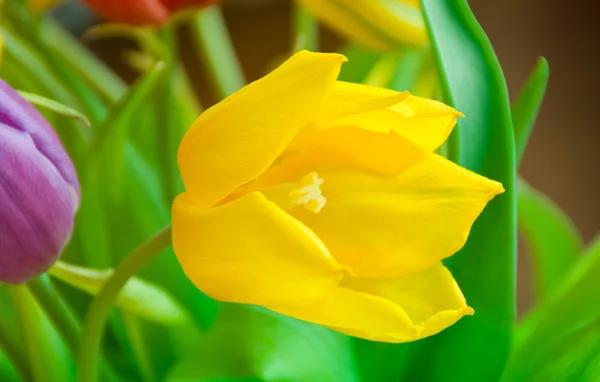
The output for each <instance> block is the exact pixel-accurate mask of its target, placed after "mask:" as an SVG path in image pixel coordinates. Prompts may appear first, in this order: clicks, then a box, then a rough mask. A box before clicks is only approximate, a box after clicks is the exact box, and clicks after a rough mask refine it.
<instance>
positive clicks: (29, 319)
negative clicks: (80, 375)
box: [10, 286, 75, 382]
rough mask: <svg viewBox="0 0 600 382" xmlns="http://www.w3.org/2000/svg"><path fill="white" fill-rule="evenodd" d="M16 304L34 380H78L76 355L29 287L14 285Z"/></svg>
mask: <svg viewBox="0 0 600 382" xmlns="http://www.w3.org/2000/svg"><path fill="white" fill-rule="evenodd" d="M10 293H11V297H12V301H13V304H14V307H15V311H16V313H17V316H18V319H19V326H20V327H21V343H22V346H23V348H24V349H25V351H26V353H27V359H28V361H29V368H30V371H31V375H32V377H33V380H34V381H44V382H69V381H75V363H74V360H73V355H72V354H70V353H69V350H68V348H67V346H66V344H65V343H64V341H63V340H62V339H61V338H60V336H59V334H58V333H57V332H56V331H55V330H54V327H53V326H52V323H51V322H50V321H49V320H48V318H47V317H46V315H45V314H44V312H43V311H42V309H41V308H40V306H39V305H38V304H37V302H36V301H35V299H34V298H33V296H32V295H31V293H30V292H29V290H28V289H27V287H25V286H13V287H11V289H10Z"/></svg>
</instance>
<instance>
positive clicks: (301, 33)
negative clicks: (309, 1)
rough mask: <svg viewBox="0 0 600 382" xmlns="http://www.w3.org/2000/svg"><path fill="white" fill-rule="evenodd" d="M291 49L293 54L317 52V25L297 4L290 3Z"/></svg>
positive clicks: (310, 15)
mask: <svg viewBox="0 0 600 382" xmlns="http://www.w3.org/2000/svg"><path fill="white" fill-rule="evenodd" d="M292 7H293V8H292V16H293V18H292V41H291V43H292V47H293V51H294V52H298V51H300V50H303V49H306V50H310V51H313V52H317V51H318V50H319V25H318V24H317V21H316V20H315V18H314V17H313V16H312V14H311V13H310V12H309V11H308V9H306V7H305V6H304V5H302V4H300V3H299V2H294V3H292Z"/></svg>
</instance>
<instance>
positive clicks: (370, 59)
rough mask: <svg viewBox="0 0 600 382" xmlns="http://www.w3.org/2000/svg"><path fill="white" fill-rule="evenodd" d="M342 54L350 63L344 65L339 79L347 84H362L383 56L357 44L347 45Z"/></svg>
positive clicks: (341, 50)
mask: <svg viewBox="0 0 600 382" xmlns="http://www.w3.org/2000/svg"><path fill="white" fill-rule="evenodd" d="M340 53H341V54H343V55H344V56H346V57H347V58H348V62H346V63H345V64H344V65H342V70H341V71H340V75H339V76H338V79H339V80H340V81H347V82H357V83H358V82H362V81H363V80H364V79H365V78H366V77H367V75H368V74H369V71H370V70H371V68H372V67H373V65H375V63H376V62H377V61H378V60H379V59H380V58H381V56H382V55H383V54H382V53H380V52H374V51H371V50H368V49H365V48H363V47H362V46H360V45H356V44H347V45H345V46H344V47H342V49H340Z"/></svg>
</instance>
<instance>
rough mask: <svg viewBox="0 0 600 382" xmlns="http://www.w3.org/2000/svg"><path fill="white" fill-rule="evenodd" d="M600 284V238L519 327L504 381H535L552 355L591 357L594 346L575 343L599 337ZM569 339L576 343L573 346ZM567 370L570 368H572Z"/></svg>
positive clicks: (581, 359)
mask: <svg viewBox="0 0 600 382" xmlns="http://www.w3.org/2000/svg"><path fill="white" fill-rule="evenodd" d="M598 280H600V237H598V238H597V239H596V240H595V241H594V243H593V244H592V245H591V246H590V249H589V250H588V253H587V254H585V255H584V256H583V260H581V261H580V262H579V264H577V266H576V267H575V268H574V269H572V271H571V272H570V273H569V274H568V275H567V276H566V277H565V279H564V281H563V282H562V283H561V284H560V285H559V286H558V287H557V288H556V289H555V291H554V293H552V295H551V296H550V297H549V298H548V299H547V300H546V301H545V302H544V303H542V304H541V305H539V306H538V307H537V308H536V309H535V310H534V311H532V312H531V313H530V314H529V315H528V316H527V317H526V318H525V319H524V320H523V322H522V323H521V324H520V325H519V327H518V332H517V342H516V344H515V350H514V351H513V353H512V356H511V359H510V362H509V363H508V365H507V368H506V371H505V373H504V376H503V379H502V380H503V381H506V382H512V381H529V380H532V379H531V376H533V375H536V374H537V373H538V372H540V371H541V369H542V368H544V367H545V366H546V365H545V363H546V362H548V361H550V358H549V357H548V356H549V353H550V354H552V351H557V350H562V351H563V352H565V351H567V350H572V351H573V352H574V353H575V354H576V353H577V352H578V351H582V352H583V353H586V354H587V353H588V351H587V350H586V348H589V346H590V343H589V342H586V341H584V342H582V343H579V342H580V341H579V340H577V341H575V340H576V339H578V338H579V339H581V337H582V336H584V337H589V336H596V337H597V338H598V336H599V332H598V331H599V326H600V325H599V323H600V304H598V296H600V282H598ZM569 338H571V339H572V340H574V341H575V342H569V341H570V340H569ZM583 339H585V338H583ZM588 339H589V338H588ZM595 346H596V349H598V348H600V347H599V346H598V343H597V344H596V345H595ZM561 347H562V349H561ZM579 356H581V355H579ZM581 357H582V356H581ZM596 360H597V358H596ZM554 361H555V360H552V362H554ZM563 361H566V360H563ZM572 361H574V362H579V363H583V364H581V365H579V366H582V367H584V366H585V362H587V361H586V359H585V357H583V358H580V359H579V360H572ZM564 366H565V367H570V366H569V365H568V364H567V365H564ZM565 371H566V370H562V372H565ZM596 377H598V375H596ZM536 380H537V379H536ZM556 380H565V379H560V378H559V379H556ZM566 380H577V381H581V380H584V379H577V378H574V379H566Z"/></svg>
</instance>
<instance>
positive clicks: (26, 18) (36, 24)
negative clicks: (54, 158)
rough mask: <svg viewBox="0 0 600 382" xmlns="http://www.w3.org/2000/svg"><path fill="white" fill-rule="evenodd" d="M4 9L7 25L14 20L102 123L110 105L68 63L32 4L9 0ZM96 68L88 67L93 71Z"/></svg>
mask: <svg viewBox="0 0 600 382" xmlns="http://www.w3.org/2000/svg"><path fill="white" fill-rule="evenodd" d="M3 11H4V12H5V13H6V15H7V17H6V18H5V19H4V20H3V23H4V24H8V23H10V24H11V25H13V26H14V30H15V31H17V32H18V33H19V35H20V36H21V37H22V38H23V39H24V40H26V41H27V42H29V43H30V44H31V45H32V46H33V47H34V49H35V50H36V52H38V53H39V54H40V55H41V56H42V57H44V60H45V62H46V63H47V64H48V66H49V67H50V68H51V69H52V71H53V73H54V74H55V75H56V77H58V78H59V79H60V80H61V81H62V82H63V83H64V84H65V86H67V87H68V88H69V90H70V92H71V93H72V94H73V95H74V96H75V98H76V99H77V101H78V102H79V105H78V106H80V109H81V110H82V111H83V112H84V113H85V114H86V115H87V116H89V117H90V118H91V120H92V121H94V122H98V121H99V120H100V119H101V118H102V117H103V116H104V114H105V113H106V107H105V105H104V103H103V101H102V100H101V99H100V97H99V96H98V95H97V94H96V93H95V92H94V91H93V90H92V89H90V87H88V85H87V84H86V83H85V82H84V81H82V79H81V77H79V76H78V75H77V74H76V72H74V71H73V70H72V68H71V67H68V66H67V65H65V63H64V62H63V60H62V56H61V55H60V54H57V52H58V51H59V50H58V49H56V47H57V45H58V46H60V44H61V43H62V42H61V41H57V40H56V39H54V40H48V38H47V35H46V32H45V31H44V30H41V29H40V25H41V20H42V18H41V17H39V15H37V14H34V13H33V12H30V11H29V5H28V4H27V2H23V1H7V2H6V4H5V5H4V8H3ZM91 69H92V67H88V70H91Z"/></svg>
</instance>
